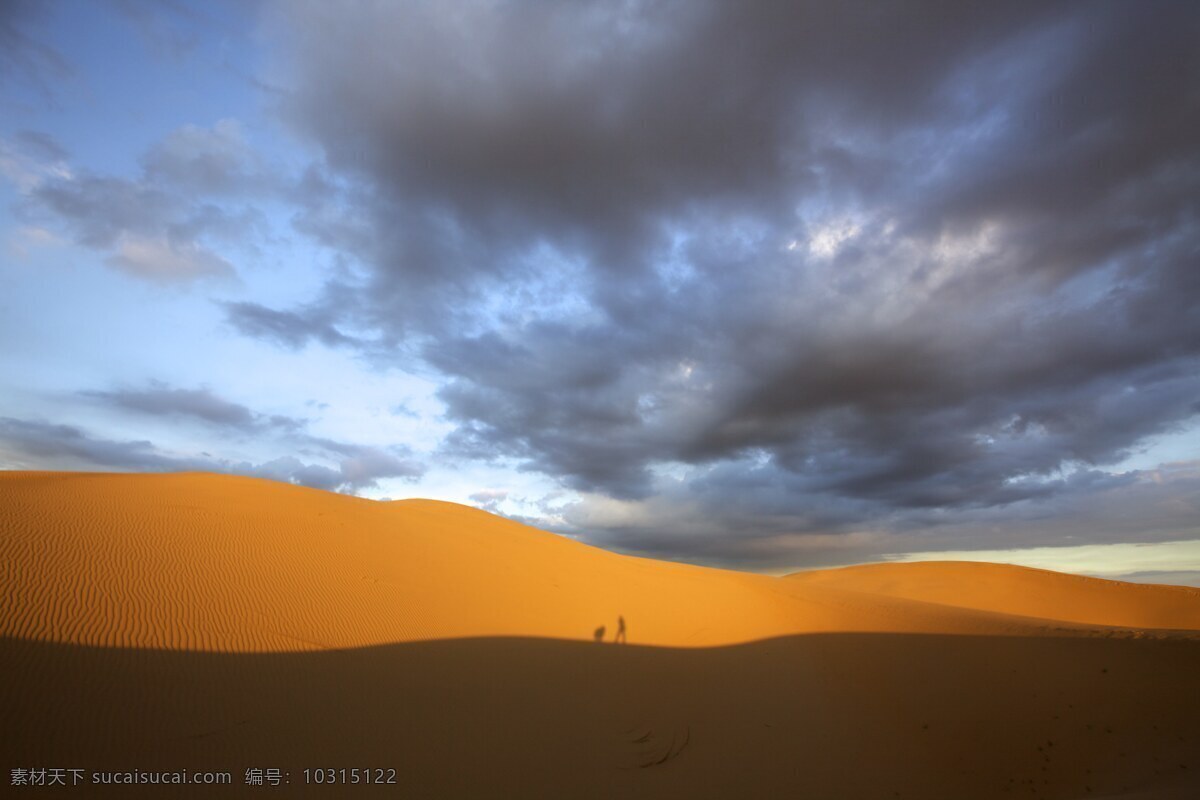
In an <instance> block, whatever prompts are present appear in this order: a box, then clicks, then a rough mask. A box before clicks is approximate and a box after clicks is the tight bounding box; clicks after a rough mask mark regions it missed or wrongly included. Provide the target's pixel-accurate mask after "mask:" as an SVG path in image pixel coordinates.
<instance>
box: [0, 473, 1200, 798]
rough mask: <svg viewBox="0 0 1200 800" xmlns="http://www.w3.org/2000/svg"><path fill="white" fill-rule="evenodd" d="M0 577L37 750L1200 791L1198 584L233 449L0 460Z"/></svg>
mask: <svg viewBox="0 0 1200 800" xmlns="http://www.w3.org/2000/svg"><path fill="white" fill-rule="evenodd" d="M0 580H2V581H3V599H2V602H3V606H2V614H0V626H2V629H0V633H2V634H3V636H4V638H3V645H2V646H0V669H2V670H3V675H4V676H5V680H4V681H3V683H2V684H0V709H3V711H2V712H0V713H2V714H3V722H4V725H3V730H4V733H3V734H2V735H0V752H3V753H4V754H5V757H6V759H7V760H8V762H9V763H7V764H6V765H5V767H6V769H8V770H12V769H17V768H21V769H24V768H45V769H55V768H60V769H72V768H78V769H83V770H85V772H84V773H83V774H84V776H85V777H84V779H85V780H89V781H90V780H91V779H92V777H93V775H92V773H93V772H99V771H104V770H118V771H139V770H141V771H150V770H220V771H229V772H230V773H231V778H232V782H233V784H234V785H233V787H232V788H230V787H225V788H223V789H220V790H216V789H210V790H202V789H199V788H197V787H191V790H190V791H189V789H188V787H177V788H176V789H175V790H174V791H172V792H164V790H163V788H162V787H156V788H154V789H149V788H144V787H143V789H142V790H141V791H140V794H141V796H146V797H150V796H154V797H159V796H164V794H174V793H180V794H188V795H190V796H208V795H209V794H211V795H214V796H227V795H230V794H239V793H247V794H255V795H256V796H257V795H261V793H262V792H268V791H276V792H281V793H282V792H286V796H314V797H341V796H346V795H349V796H360V794H362V793H365V795H363V796H366V795H372V796H374V795H380V796H383V795H387V796H407V797H677V796H688V797H714V798H716V797H776V796H781V795H786V796H793V797H805V798H831V799H834V798H843V797H845V798H890V797H917V798H941V797H945V798H972V797H1011V796H1027V797H1046V798H1049V797H1055V798H1075V797H1162V798H1167V797H1180V798H1183V797H1197V796H1200V757H1198V751H1200V730H1198V729H1197V726H1196V725H1195V720H1196V719H1200V692H1196V691H1195V688H1194V682H1195V679H1196V675H1200V633H1198V632H1197V630H1198V629H1200V622H1198V621H1200V592H1196V591H1193V590H1187V589H1179V588H1176V587H1156V586H1138V587H1133V586H1130V585H1128V584H1120V583H1113V582H1108V581H1095V580H1090V579H1079V578H1075V577H1074V576H1064V575H1058V574H1055V573H1048V572H1043V571H1036V570H1024V569H1019V568H1012V567H1002V566H996V565H974V564H930V565H920V564H917V565H883V566H878V567H871V568H854V569H846V570H831V571H825V572H818V573H804V574H802V575H797V576H792V577H788V578H773V577H767V576H760V575H750V574H744V573H738V572H730V571H722V570H713V569H705V568H700V567H692V566H685V565H680V564H671V563H664V562H658V561H652V560H647V559H639V558H631V557H626V556H620V555H616V554H612V553H608V552H605V551H602V550H598V549H596V548H592V547H588V546H585V545H582V544H580V543H578V542H573V541H570V540H568V539H565V538H562V537H559V536H555V535H552V534H548V533H545V532H542V531H537V530H534V529H531V528H528V527H525V526H522V525H518V524H516V523H513V522H510V521H507V520H504V519H502V518H499V517H496V516H493V515H490V514H487V513H484V512H481V511H477V510H474V509H470V508H466V507H463V506H458V505H454V504H450V503H440V502H433V501H419V500H417V501H402V502H394V503H379V502H373V501H367V500H361V499H357V498H352V497H345V496H340V495H334V494H329V493H325V492H319V491H314V490H309V489H303V488H299V487H294V486H288V485H284V484H278V483H272V482H268V481H261V480H252V479H246V478H235V477H226V476H215V475H203V474H177V475H153V476H151V475H92V474H61V473H0ZM601 629H603V630H601ZM619 635H620V636H621V638H623V639H624V640H625V642H626V643H625V644H624V645H618V644H615V641H616V639H617V638H618V636H619ZM597 638H599V639H601V640H602V642H603V643H599V642H597V641H596V639H597ZM365 767H379V768H384V769H385V770H390V769H394V770H395V771H396V772H395V778H396V782H397V783H396V786H363V785H358V786H353V787H342V786H333V787H331V786H329V785H328V784H327V783H326V784H323V785H322V784H317V783H316V782H315V781H316V774H315V773H313V772H309V773H308V775H307V776H306V775H305V772H304V770H305V769H306V768H308V769H310V770H312V769H315V768H332V769H335V770H340V769H342V768H345V769H346V770H353V769H355V768H358V769H360V770H361V769H362V768H365ZM254 768H258V769H271V768H278V769H281V770H282V771H283V774H284V775H285V776H286V778H285V779H286V780H288V781H289V783H288V786H287V789H286V790H284V789H282V788H280V789H277V790H272V789H270V788H261V787H254V786H246V785H244V779H245V772H246V770H247V769H254ZM362 775H363V773H361V772H360V773H359V780H360V781H361V780H362ZM353 776H354V773H352V772H346V773H341V772H335V773H334V774H333V777H334V778H335V779H337V780H339V781H341V780H347V781H349V780H352V779H353ZM389 776H390V773H386V772H385V773H384V777H389ZM5 777H6V778H7V777H8V776H5ZM143 777H145V778H146V779H148V778H149V776H148V775H147V776H143ZM323 777H329V774H328V773H326V774H325V775H324V776H323ZM129 793H131V791H130V789H129V787H123V786H96V785H88V786H87V787H86V792H85V793H84V794H81V795H80V796H94V795H97V794H100V795H109V796H125V795H126V794H129ZM281 796H283V795H281Z"/></svg>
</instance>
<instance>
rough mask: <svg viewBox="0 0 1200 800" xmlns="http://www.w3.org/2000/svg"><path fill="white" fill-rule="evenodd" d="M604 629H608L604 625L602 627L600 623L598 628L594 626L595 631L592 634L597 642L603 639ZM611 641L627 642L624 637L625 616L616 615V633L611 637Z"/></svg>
mask: <svg viewBox="0 0 1200 800" xmlns="http://www.w3.org/2000/svg"><path fill="white" fill-rule="evenodd" d="M606 630H608V629H607V628H606V627H604V626H603V625H601V626H600V627H599V628H596V632H595V634H594V635H595V637H596V641H597V642H603V641H604V632H605V631H606ZM613 642H614V643H620V644H627V643H628V640H627V639H626V638H625V618H624V617H617V635H616V636H615V637H613Z"/></svg>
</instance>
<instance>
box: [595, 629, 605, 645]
mask: <svg viewBox="0 0 1200 800" xmlns="http://www.w3.org/2000/svg"><path fill="white" fill-rule="evenodd" d="M594 635H595V637H596V641H597V642H603V641H604V626H603V625H601V626H600V627H599V628H596V633H595V634H594Z"/></svg>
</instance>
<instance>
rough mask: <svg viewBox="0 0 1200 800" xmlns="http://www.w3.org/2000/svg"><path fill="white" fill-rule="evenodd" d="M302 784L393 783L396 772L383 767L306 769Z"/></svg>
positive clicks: (349, 784) (348, 784)
mask: <svg viewBox="0 0 1200 800" xmlns="http://www.w3.org/2000/svg"><path fill="white" fill-rule="evenodd" d="M304 782H305V783H329V784H340V785H346V786H351V785H353V784H356V783H395V782H396V770H395V769H391V768H384V767H369V768H361V769H360V768H358V767H355V768H353V769H346V768H341V769H334V768H325V769H306V770H304Z"/></svg>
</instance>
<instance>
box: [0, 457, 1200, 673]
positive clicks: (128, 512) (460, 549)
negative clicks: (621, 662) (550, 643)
mask: <svg viewBox="0 0 1200 800" xmlns="http://www.w3.org/2000/svg"><path fill="white" fill-rule="evenodd" d="M0 493H2V494H3V509H4V511H3V514H4V530H5V535H4V537H3V539H2V540H0V570H3V572H2V573H0V575H2V577H3V579H4V585H5V592H4V599H3V602H4V606H3V618H2V625H3V627H2V628H0V635H4V636H12V637H17V638H24V639H34V640H39V641H57V642H65V643H74V644H88V645H101V646H113V647H160V648H166V649H191V650H213V651H220V652H270V651H293V650H310V649H322V648H339V647H361V646H368V645H375V644H387V643H394V642H406V641H421V640H428V639H444V638H461V637H465V636H546V637H554V638H566V639H580V640H588V639H591V638H593V637H594V635H595V633H596V631H597V629H599V628H600V627H603V628H604V629H605V633H604V635H605V637H606V638H611V637H612V636H613V635H615V633H616V631H617V628H618V625H619V619H620V618H624V619H625V620H626V625H627V637H628V640H629V641H633V642H637V643H641V644H651V645H665V646H690V647H699V646H710V645H719V644H733V643H739V642H746V641H753V640H756V639H763V638H769V637H773V636H786V635H791V634H798V633H812V632H820V631H827V632H828V631H862V632H869V631H876V632H881V631H886V632H895V631H907V632H926V633H938V632H940V633H953V632H960V633H1004V632H1008V633H1021V634H1029V633H1036V632H1037V631H1038V630H1045V629H1050V630H1052V629H1054V628H1055V627H1061V623H1063V622H1070V623H1079V624H1078V626H1077V627H1079V629H1080V630H1081V631H1085V630H1087V629H1088V626H1134V627H1140V628H1173V629H1180V628H1194V629H1200V592H1197V591H1189V590H1184V589H1178V588H1170V587H1156V586H1136V587H1135V586H1132V585H1129V584H1117V583H1114V582H1111V581H1108V582H1098V581H1085V580H1081V579H1078V578H1075V577H1074V576H1056V575H1055V574H1053V573H1042V572H1037V571H1030V570H1021V569H1019V568H1012V567H1003V566H999V565H973V564H961V565H935V566H928V565H921V564H905V565H900V564H895V565H879V566H871V567H864V568H856V569H851V570H825V571H819V572H815V573H802V574H799V575H795V576H792V577H790V578H786V579H780V578H774V577H769V576H763V575H752V574H746V573H739V572H731V571H727V570H717V569H709V568H703V567H695V566H689V565H684V564H675V563H669V562H661V561H654V560H650V559H642V558H634V557H630V556H622V555H617V554H614V553H610V552H607V551H604V550H600V549H597V548H594V547H589V546H587V545H583V544H581V543H579V542H574V541H571V540H568V539H566V538H564V537H561V536H556V535H554V534H550V533H546V532H544V531H539V530H536V529H534V528H530V527H527V526H524V525H520V524H518V523H515V522H511V521H509V520H506V519H504V518H502V517H498V516H495V515H492V514H488V513H486V512H483V511H480V510H477V509H473V508H468V507H465V506H459V505H456V504H453V503H445V502H439V501H429V500H406V501H395V502H375V501H370V500H363V499H360V498H355V497H348V496H343V495H337V494H332V493H328V492H321V491H317V490H312V489H306V488H301V487H297V486H291V485H287V484H281V483H276V482H272V481H266V480H258V479H251V478H241V477H232V476H224V475H212V474H199V473H177V474H165V475H115V474H54V473H32V474H21V473H8V474H4V475H3V476H0ZM1070 598H1074V600H1072V602H1074V605H1073V606H1072V605H1071V604H1070V603H1068V602H1067V600H1068V599H1070ZM1082 608H1087V609H1089V610H1090V611H1089V613H1087V614H1084V613H1082V612H1081V611H1079V609H1082ZM1064 609H1066V610H1067V611H1070V610H1071V609H1074V611H1073V612H1071V613H1067V611H1064ZM1021 616H1025V617H1044V618H1045V619H1046V620H1047V621H1053V622H1054V623H1055V625H1049V622H1046V623H1041V622H1038V621H1036V620H1031V619H1021Z"/></svg>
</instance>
